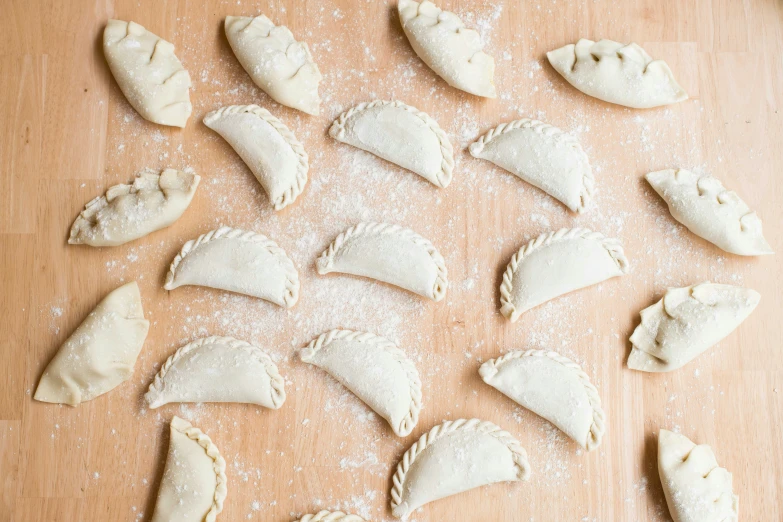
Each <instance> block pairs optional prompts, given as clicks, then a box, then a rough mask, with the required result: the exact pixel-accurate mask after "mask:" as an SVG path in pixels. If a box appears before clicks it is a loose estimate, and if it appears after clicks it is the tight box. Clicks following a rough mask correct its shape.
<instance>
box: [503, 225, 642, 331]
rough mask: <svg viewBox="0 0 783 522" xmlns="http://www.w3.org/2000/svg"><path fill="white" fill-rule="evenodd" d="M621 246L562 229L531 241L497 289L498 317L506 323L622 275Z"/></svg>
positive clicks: (585, 231) (624, 269)
mask: <svg viewBox="0 0 783 522" xmlns="http://www.w3.org/2000/svg"><path fill="white" fill-rule="evenodd" d="M627 271H628V260H627V259H626V258H625V254H624V253H623V247H622V245H621V244H620V241H618V240H617V239H613V238H608V237H605V236H604V235H603V234H600V233H598V232H592V231H591V230H588V229H586V228H571V229H568V228H561V229H560V230H558V231H557V232H547V233H545V234H541V235H540V236H538V237H537V238H535V239H533V240H531V241H530V242H529V243H528V244H527V245H525V246H523V247H522V248H520V249H519V251H518V252H517V253H516V254H514V255H513V256H512V257H511V262H509V264H508V267H506V272H505V273H504V274H503V282H502V283H501V284H500V304H501V308H500V312H501V313H502V314H503V315H504V316H506V318H507V319H509V320H510V321H511V322H514V321H516V320H517V319H519V316H520V315H522V314H523V313H525V312H526V311H528V310H530V309H531V308H533V307H536V306H538V305H540V304H542V303H545V302H546V301H549V300H550V299H554V298H555V297H558V296H561V295H563V294H567V293H569V292H573V291H574V290H579V289H581V288H585V287H588V286H591V285H595V284H598V283H600V282H602V281H606V280H607V279H610V278H612V277H617V276H621V275H623V274H624V273H626V272H627Z"/></svg>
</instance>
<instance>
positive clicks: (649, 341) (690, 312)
mask: <svg viewBox="0 0 783 522" xmlns="http://www.w3.org/2000/svg"><path fill="white" fill-rule="evenodd" d="M760 299H761V296H760V295H759V293H758V292H756V291H755V290H750V289H749V288H742V287H739V286H731V285H719V284H714V283H702V284H699V285H693V286H686V287H685V288H669V289H668V290H667V291H666V294H665V295H664V296H663V299H661V300H660V301H658V302H657V303H655V304H654V305H652V306H650V307H648V308H645V309H644V310H642V312H641V315H642V322H641V324H640V325H639V326H637V327H636V330H634V331H633V334H632V335H631V339H630V340H631V344H632V345H633V348H632V349H631V355H630V356H629V357H628V367H629V368H631V369H633V370H641V371H644V372H669V371H672V370H676V369H677V368H681V367H682V366H684V365H685V364H687V363H689V362H690V361H692V360H693V359H695V358H696V357H697V356H698V355H699V354H701V353H703V352H704V351H706V350H707V349H709V348H710V347H712V346H713V345H714V344H716V343H718V342H720V341H721V340H722V339H723V338H725V337H726V336H727V335H729V334H730V333H731V332H733V331H734V330H735V329H736V328H737V327H738V326H739V325H740V323H742V321H744V320H745V319H747V317H748V316H749V315H750V313H751V312H752V311H753V310H754V309H755V308H756V306H757V305H758V304H759V300H760Z"/></svg>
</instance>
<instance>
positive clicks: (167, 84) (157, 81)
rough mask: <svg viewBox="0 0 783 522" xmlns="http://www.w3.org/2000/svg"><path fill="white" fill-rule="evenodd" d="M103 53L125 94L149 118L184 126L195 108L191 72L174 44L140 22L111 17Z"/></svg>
mask: <svg viewBox="0 0 783 522" xmlns="http://www.w3.org/2000/svg"><path fill="white" fill-rule="evenodd" d="M103 54H104V56H106V61H107V62H108V64H109V69H111V73H112V75H113V76H114V79H115V80H117V84H118V85H119V86H120V90H122V94H124V95H125V97H126V98H127V99H128V101H129V102H130V104H131V105H132V106H133V108H134V109H136V111H137V112H138V113H139V114H141V115H142V116H143V117H144V118H145V119H147V120H149V121H151V122H153V123H160V124H161V125H171V126H173V127H184V126H185V124H186V123H187V121H188V118H189V117H190V113H191V111H192V110H193V106H192V105H191V104H190V93H189V89H190V75H189V74H188V71H186V70H185V68H184V67H182V63H181V62H180V61H179V59H178V58H177V57H176V55H175V54H174V45H173V44H171V43H169V42H167V41H166V40H163V39H162V38H160V37H159V36H157V35H155V34H152V33H151V32H149V31H147V30H146V29H145V28H143V27H142V26H140V25H139V24H137V23H136V22H124V21H122V20H109V23H108V24H106V29H105V30H104V31H103Z"/></svg>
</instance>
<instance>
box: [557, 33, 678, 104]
mask: <svg viewBox="0 0 783 522" xmlns="http://www.w3.org/2000/svg"><path fill="white" fill-rule="evenodd" d="M546 57H547V58H548V59H549V63H551V64H552V67H554V68H555V70H556V71H557V72H559V73H560V74H561V75H562V76H563V78H565V79H566V80H567V81H568V83H570V84H571V85H573V86H574V87H576V88H577V89H579V90H580V91H582V92H583V93H585V94H587V95H590V96H593V97H595V98H598V99H599V100H603V101H606V102H609V103H616V104H618V105H625V106H626V107H632V108H635V109H647V108H650V107H659V106H661V105H668V104H670V103H677V102H681V101H684V100H687V99H688V94H687V93H686V92H685V91H684V90H683V88H682V87H680V86H679V84H678V83H677V81H676V80H675V79H674V75H673V74H672V71H671V69H669V66H668V65H667V64H666V62H664V61H663V60H653V59H652V57H651V56H650V55H649V54H647V53H646V52H645V50H644V49H642V48H641V47H639V46H638V45H636V44H635V43H632V44H628V45H624V44H621V43H618V42H613V41H611V40H601V41H600V42H593V41H592V40H586V39H584V38H583V39H581V40H579V41H578V42H577V43H576V45H574V44H569V45H566V46H565V47H561V48H560V49H556V50H554V51H550V52H548V53H546Z"/></svg>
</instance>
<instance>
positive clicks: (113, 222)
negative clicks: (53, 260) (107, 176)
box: [68, 169, 201, 247]
mask: <svg viewBox="0 0 783 522" xmlns="http://www.w3.org/2000/svg"><path fill="white" fill-rule="evenodd" d="M199 181H201V178H200V177H199V176H198V175H196V174H193V173H192V172H182V171H179V170H174V169H165V170H163V171H162V172H161V173H160V174H158V173H155V172H153V171H151V170H145V171H142V172H141V173H139V174H138V175H137V177H136V179H134V180H133V183H132V184H128V185H126V184H122V185H114V186H113V187H111V188H109V190H107V191H106V194H105V195H103V196H98V197H97V198H95V199H93V200H92V201H90V202H89V203H87V205H86V206H85V207H84V210H82V212H81V214H79V217H77V218H76V221H74V222H73V225H72V226H71V234H70V237H69V238H68V243H70V244H71V245H90V246H94V247H102V246H118V245H123V244H125V243H127V242H129V241H133V240H135V239H139V238H142V237H144V236H146V235H147V234H149V233H151V232H155V231H156V230H160V229H162V228H166V227H167V226H169V225H171V224H173V223H174V222H175V221H176V220H178V219H179V218H180V217H181V216H182V214H183V213H184V212H185V210H187V208H188V206H189V205H190V202H191V201H192V200H193V195H194V194H195V193H196V188H197V187H198V184H199Z"/></svg>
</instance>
